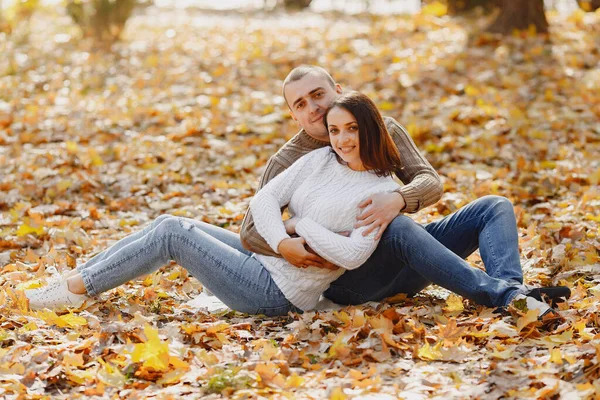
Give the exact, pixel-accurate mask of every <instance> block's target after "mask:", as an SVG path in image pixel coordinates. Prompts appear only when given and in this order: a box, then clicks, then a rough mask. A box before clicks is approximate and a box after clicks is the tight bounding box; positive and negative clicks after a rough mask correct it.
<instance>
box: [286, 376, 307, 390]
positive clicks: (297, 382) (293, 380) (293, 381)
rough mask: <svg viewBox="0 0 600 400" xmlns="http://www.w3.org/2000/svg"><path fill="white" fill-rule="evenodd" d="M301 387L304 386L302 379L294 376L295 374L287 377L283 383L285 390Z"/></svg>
mask: <svg viewBox="0 0 600 400" xmlns="http://www.w3.org/2000/svg"><path fill="white" fill-rule="evenodd" d="M302 385H304V378H302V377H301V376H298V375H296V373H294V374H292V375H290V376H288V378H287V380H286V381H285V387H287V388H297V387H300V386H302Z"/></svg>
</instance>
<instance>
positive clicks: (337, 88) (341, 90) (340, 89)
mask: <svg viewBox="0 0 600 400" xmlns="http://www.w3.org/2000/svg"><path fill="white" fill-rule="evenodd" d="M343 91H344V90H343V89H342V86H341V85H340V84H339V83H336V84H335V92H336V93H337V94H342V92H343Z"/></svg>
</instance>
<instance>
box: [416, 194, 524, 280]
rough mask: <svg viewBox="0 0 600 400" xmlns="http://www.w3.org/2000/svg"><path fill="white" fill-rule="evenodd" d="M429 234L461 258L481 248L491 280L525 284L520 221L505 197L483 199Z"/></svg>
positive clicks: (433, 225) (429, 228) (439, 223)
mask: <svg viewBox="0 0 600 400" xmlns="http://www.w3.org/2000/svg"><path fill="white" fill-rule="evenodd" d="M425 230H427V232H429V234H431V236H433V237H434V238H436V239H437V240H438V241H439V242H440V243H442V244H443V245H444V246H446V247H447V248H448V249H450V250H452V251H453V252H454V253H455V254H456V255H458V256H459V257H461V258H467V257H468V256H469V255H470V254H471V253H473V252H474V251H475V250H477V248H479V252H480V254H481V259H482V260H483V264H484V266H485V270H486V272H487V274H488V275H489V276H491V277H493V278H500V279H502V280H505V281H512V282H515V283H516V284H522V283H523V271H522V269H521V260H520V256H519V237H518V231H517V220H516V218H515V213H514V209H513V205H512V204H511V203H510V201H509V200H508V199H506V198H505V197H500V196H484V197H481V198H479V199H477V200H475V201H473V202H471V203H469V204H467V205H466V206H464V207H463V208H461V209H460V210H458V211H456V212H455V213H453V214H450V215H448V216H447V217H445V218H442V219H441V220H439V221H436V222H432V223H430V224H428V225H427V226H426V227H425Z"/></svg>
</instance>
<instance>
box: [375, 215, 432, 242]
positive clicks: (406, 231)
mask: <svg viewBox="0 0 600 400" xmlns="http://www.w3.org/2000/svg"><path fill="white" fill-rule="evenodd" d="M416 229H422V227H421V225H419V224H417V223H416V222H415V221H413V220H412V218H410V217H407V216H405V215H399V216H397V217H396V218H394V219H393V220H392V222H390V224H389V225H388V227H387V229H386V230H385V232H384V233H383V236H382V237H381V239H382V241H385V240H386V239H391V238H401V237H403V236H406V235H410V234H411V232H415V230H416Z"/></svg>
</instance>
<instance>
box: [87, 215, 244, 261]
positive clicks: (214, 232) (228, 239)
mask: <svg viewBox="0 0 600 400" xmlns="http://www.w3.org/2000/svg"><path fill="white" fill-rule="evenodd" d="M168 218H175V217H174V216H172V215H169V214H163V215H160V216H159V217H157V218H156V219H155V220H154V221H152V223H151V224H150V225H148V226H147V227H145V228H144V229H142V230H140V231H138V232H135V233H132V234H131V235H129V236H126V237H124V238H122V239H121V240H119V241H118V242H116V243H115V244H113V245H112V246H111V247H109V248H108V249H106V250H104V251H102V252H101V253H98V254H97V255H95V256H94V257H92V258H91V259H89V260H88V261H87V262H85V263H83V264H81V265H79V266H78V267H77V270H78V271H81V270H83V269H86V268H90V267H92V266H94V265H96V264H97V263H99V262H101V261H104V260H105V259H106V258H108V257H110V256H111V255H113V254H114V253H116V252H117V251H119V250H120V249H121V248H123V247H125V246H127V245H128V244H129V243H132V242H134V241H136V240H138V239H140V238H141V237H143V236H145V235H147V234H148V233H149V232H151V231H153V230H154V229H155V228H156V227H157V226H158V225H159V224H160V223H161V222H162V221H164V220H165V219H168ZM181 218H183V217H181ZM184 219H185V220H186V221H188V222H190V223H193V224H194V225H195V226H196V228H198V229H200V230H202V231H204V232H206V233H208V234H209V235H211V236H212V237H214V238H215V239H217V240H219V241H221V242H223V243H225V244H227V245H229V246H231V247H233V248H234V249H236V250H238V251H240V252H242V253H244V254H246V255H250V254H251V252H250V251H248V250H246V249H244V247H243V246H242V243H241V241H240V236H239V235H238V234H236V233H233V232H231V231H229V230H227V229H223V228H220V227H218V226H214V225H211V224H207V223H206V222H202V221H196V220H194V219H191V218H184Z"/></svg>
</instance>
